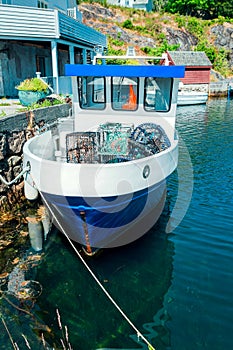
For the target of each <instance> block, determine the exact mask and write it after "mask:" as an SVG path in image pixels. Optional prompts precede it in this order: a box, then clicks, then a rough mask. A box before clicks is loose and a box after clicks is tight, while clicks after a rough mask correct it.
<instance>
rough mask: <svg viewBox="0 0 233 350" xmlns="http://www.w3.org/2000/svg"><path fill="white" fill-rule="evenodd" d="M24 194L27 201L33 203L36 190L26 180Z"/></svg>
mask: <svg viewBox="0 0 233 350" xmlns="http://www.w3.org/2000/svg"><path fill="white" fill-rule="evenodd" d="M24 194H25V197H26V198H27V199H28V200H30V201H33V200H35V199H37V197H38V190H37V189H36V188H35V187H34V186H32V185H31V184H29V183H28V181H27V180H24Z"/></svg>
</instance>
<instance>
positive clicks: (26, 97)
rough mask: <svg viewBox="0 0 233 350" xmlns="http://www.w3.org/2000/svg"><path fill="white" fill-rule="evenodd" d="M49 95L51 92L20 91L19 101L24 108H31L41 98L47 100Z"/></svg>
mask: <svg viewBox="0 0 233 350" xmlns="http://www.w3.org/2000/svg"><path fill="white" fill-rule="evenodd" d="M48 95H49V90H48V91H47V92H44V91H25V90H18V96H19V101H20V103H21V104H22V105H23V106H31V105H32V104H33V103H36V102H37V101H39V100H40V99H41V98H45V97H46V96H48Z"/></svg>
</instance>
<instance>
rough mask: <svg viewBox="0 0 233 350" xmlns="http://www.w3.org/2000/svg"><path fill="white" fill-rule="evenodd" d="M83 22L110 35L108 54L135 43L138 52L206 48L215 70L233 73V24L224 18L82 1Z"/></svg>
mask: <svg viewBox="0 0 233 350" xmlns="http://www.w3.org/2000/svg"><path fill="white" fill-rule="evenodd" d="M79 10H80V11H81V12H82V13H83V22H84V23H85V24H86V25H88V26H91V27H93V28H95V29H96V30H98V31H100V32H102V33H104V34H106V35H107V37H108V53H109V54H117V55H121V54H124V53H125V52H126V49H127V47H128V46H129V45H130V46H132V45H133V46H134V47H135V50H136V52H137V54H140V55H142V54H143V53H144V54H149V55H155V56H157V55H160V54H161V53H162V52H165V51H166V50H169V51H172V50H180V51H189V50H197V51H204V52H205V53H206V54H207V56H208V57H209V59H210V61H211V62H212V64H213V69H215V70H216V71H217V72H219V73H220V74H221V75H223V76H224V77H230V76H232V75H233V50H232V48H233V23H232V20H229V21H228V22H227V21H226V20H225V19H224V18H222V17H221V18H218V19H213V20H203V19H198V18H196V17H191V16H184V15H180V14H171V13H161V12H145V11H140V10H135V9H130V8H123V7H114V6H109V5H105V6H103V5H100V4H99V3H94V2H92V3H87V2H82V3H81V4H79Z"/></svg>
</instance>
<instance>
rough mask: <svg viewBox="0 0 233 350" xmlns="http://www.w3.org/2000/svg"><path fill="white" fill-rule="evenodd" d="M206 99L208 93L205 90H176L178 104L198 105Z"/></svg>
mask: <svg viewBox="0 0 233 350" xmlns="http://www.w3.org/2000/svg"><path fill="white" fill-rule="evenodd" d="M207 100H208V93H207V92H206V93H205V92H201V93H200V92H187V93H184V92H178V100H177V105H178V106H187V105H198V104H204V103H206V102H207Z"/></svg>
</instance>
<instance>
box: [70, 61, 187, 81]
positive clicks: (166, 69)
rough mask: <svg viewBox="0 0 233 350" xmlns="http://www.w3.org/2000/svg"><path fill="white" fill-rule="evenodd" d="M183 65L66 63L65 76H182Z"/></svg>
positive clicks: (183, 72) (183, 71)
mask: <svg viewBox="0 0 233 350" xmlns="http://www.w3.org/2000/svg"><path fill="white" fill-rule="evenodd" d="M184 74H185V67H184V66H154V65H145V66H141V65H138V66H132V65H98V64H97V65H90V64H66V65H65V75H67V76H79V77H83V76H85V77H86V76H92V77H103V76H108V77H158V78H183V77H184Z"/></svg>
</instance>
